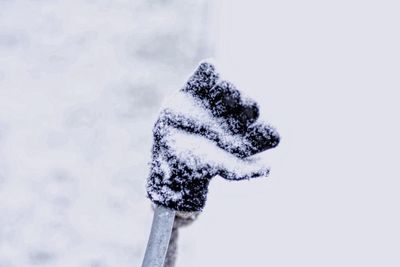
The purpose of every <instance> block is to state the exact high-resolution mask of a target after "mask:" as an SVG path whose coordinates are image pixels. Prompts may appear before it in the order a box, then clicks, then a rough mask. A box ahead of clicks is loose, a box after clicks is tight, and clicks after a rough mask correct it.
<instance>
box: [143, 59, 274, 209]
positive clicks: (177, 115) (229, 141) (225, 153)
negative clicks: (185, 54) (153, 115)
mask: <svg viewBox="0 0 400 267" xmlns="http://www.w3.org/2000/svg"><path fill="white" fill-rule="evenodd" d="M258 117H259V108H258V105H257V103H256V102H254V101H253V100H250V99H247V98H244V97H243V96H242V95H241V93H240V92H239V91H238V90H237V89H236V88H235V86H234V85H232V84H231V83H230V82H227V81H224V80H220V78H219V74H218V73H217V72H216V70H215V67H214V66H213V65H212V64H210V63H207V62H204V63H201V64H200V65H199V67H198V68H197V69H196V71H195V72H194V74H193V75H192V76H191V77H190V78H189V81H188V82H187V83H186V84H185V86H184V87H183V88H182V89H181V90H180V91H179V92H177V93H176V94H175V95H173V96H172V97H171V98H170V99H169V100H168V101H166V103H165V105H164V107H163V109H162V111H161V113H160V116H159V118H158V120H157V122H156V123H155V126H154V130H153V134H154V143H153V149H152V162H151V170H150V177H149V179H148V183H147V193H148V197H149V198H150V199H151V200H152V201H153V202H154V203H155V204H157V205H162V206H165V207H168V208H171V209H174V210H176V211H186V212H194V211H201V210H202V209H203V207H204V205H205V201H206V197H207V191H208V184H209V182H210V180H211V178H213V177H214V176H216V175H219V176H221V177H223V178H225V179H228V180H243V179H250V178H255V177H260V176H267V175H268V173H269V169H268V168H267V167H265V166H264V165H262V164H260V163H259V162H258V161H257V160H256V159H253V157H251V156H253V155H254V154H257V153H259V152H262V151H265V150H267V149H270V148H273V147H275V146H277V145H278V143H279V135H278V134H277V132H276V131H275V130H274V129H273V128H272V127H271V126H269V125H267V124H264V123H260V122H257V119H258Z"/></svg>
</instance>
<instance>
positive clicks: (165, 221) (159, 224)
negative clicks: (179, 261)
mask: <svg viewBox="0 0 400 267" xmlns="http://www.w3.org/2000/svg"><path fill="white" fill-rule="evenodd" d="M174 219H175V211H174V210H170V209H167V208H164V207H162V206H156V208H155V209H154V216H153V224H152V225H151V232H150V236H149V241H148V243H147V248H146V253H145V255H144V259H143V263H142V267H163V266H164V260H165V255H166V254H167V250H168V244H169V239H170V238H171V231H172V226H173V225H174Z"/></svg>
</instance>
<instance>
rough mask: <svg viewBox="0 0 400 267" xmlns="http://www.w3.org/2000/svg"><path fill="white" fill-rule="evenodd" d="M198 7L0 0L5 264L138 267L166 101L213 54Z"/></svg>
mask: <svg viewBox="0 0 400 267" xmlns="http://www.w3.org/2000/svg"><path fill="white" fill-rule="evenodd" d="M208 5H209V4H208V3H206V1H205V0H204V1H203V0H198V1H190V2H189V1H187V2H185V1H166V0H165V1H161V0H159V1H126V0H115V1H108V0H100V1H94V0H87V1H46V0H43V1H13V0H6V1H0V266H1V267H14V266H18V267H20V266H88V267H107V266H121V267H122V266H139V265H140V263H141V259H142V255H143V253H144V249H145V245H146V241H147V237H148V231H149V227H150V224H151V215H152V212H151V208H150V201H149V200H148V199H146V197H145V179H146V178H147V175H148V165H147V163H148V162H149V160H150V148H151V131H152V126H153V122H154V121H155V116H156V115H157V111H158V109H159V106H160V101H161V100H162V99H163V97H164V96H165V95H166V94H168V93H169V92H171V91H172V90H177V89H178V88H180V87H181V86H182V85H183V81H184V79H185V78H186V74H187V73H190V71H191V70H192V68H193V67H194V66H195V65H196V64H197V63H198V61H199V60H200V59H202V58H203V57H204V56H210V53H211V45H212V36H213V34H212V32H211V31H210V32H208V31H209V30H210V29H211V28H210V27H209V23H210V22H209V21H210V20H209V19H208V17H207V16H209V14H211V13H210V12H209V6H208Z"/></svg>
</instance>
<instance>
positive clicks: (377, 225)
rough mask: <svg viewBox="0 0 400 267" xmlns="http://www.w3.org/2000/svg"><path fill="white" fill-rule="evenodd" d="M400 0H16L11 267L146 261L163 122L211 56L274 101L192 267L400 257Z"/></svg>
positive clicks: (2, 214) (183, 260)
mask: <svg viewBox="0 0 400 267" xmlns="http://www.w3.org/2000/svg"><path fill="white" fill-rule="evenodd" d="M399 13H400V4H398V3H397V2H396V1H389V0H383V1H357V0H347V1H341V0H339V1H279V2H265V1H228V0H222V1H220V3H218V4H217V3H215V2H214V1H206V0H198V1H177V0H176V1H173V0H170V1H168V0H164V1H161V0H158V1H155V0H152V1H144V0H143V1H127V0H114V1H108V0H100V1H95V0H87V1H49V0H41V1H28V0H26V1H22V0H21V1H17V0H0V266H1V267H20V266H56V267H59V266H82V267H83V266H85V267H86V266H87V267H109V266H121V267H123V266H140V263H141V259H142V256H143V253H144V249H145V245H146V241H147V237H148V231H149V229H150V223H151V216H152V212H151V209H150V204H149V201H148V200H147V199H146V198H145V189H144V186H145V179H146V177H147V174H148V169H147V162H148V161H149V159H150V153H149V152H150V146H151V135H150V133H151V128H152V124H153V122H154V120H155V118H156V115H157V111H158V108H159V105H160V103H161V101H162V99H163V98H164V97H165V96H166V95H168V94H169V93H170V92H172V91H174V90H177V89H178V88H180V87H181V85H182V84H183V82H184V81H185V79H186V77H187V75H188V74H189V73H190V71H191V70H192V69H193V68H194V67H195V65H196V64H197V62H198V61H199V60H200V59H202V58H204V57H210V56H215V57H216V59H217V62H218V63H219V66H220V68H221V72H223V74H224V75H225V76H226V77H227V78H228V79H230V80H231V81H233V82H234V83H235V84H236V85H237V86H238V87H239V88H240V89H242V90H244V91H246V93H248V94H249V95H250V96H253V97H254V98H255V99H257V101H258V102H259V103H260V104H261V106H262V107H263V110H262V112H263V113H264V114H265V117H266V118H267V119H268V120H269V121H270V122H271V123H272V124H274V125H275V126H276V127H277V128H278V130H279V132H280V134H281V136H282V142H281V144H280V145H279V147H278V148H277V149H274V150H273V151H271V152H268V157H266V158H267V159H268V164H269V165H271V166H272V171H271V176H270V178H268V179H259V180H252V181H251V182H246V181H244V182H235V183H234V182H232V183H229V182H227V181H224V180H222V179H218V178H217V179H215V180H213V182H212V183H211V185H210V193H209V200H208V203H207V205H206V209H205V211H204V213H203V214H202V215H201V216H200V218H199V219H198V220H197V221H196V222H195V223H194V224H193V225H192V226H190V227H188V228H186V229H182V231H181V239H180V242H179V246H180V248H179V249H180V255H179V258H178V266H282V267H283V266H399V265H400V254H399V251H400V229H399V228H400V227H399V225H400V214H399V205H400V194H399V191H400V171H399V170H398V168H399V167H398V166H399V158H400V156H399V149H400V142H399V136H400V126H399V122H398V121H399V114H400V106H399V99H400V93H399V90H400V78H399V77H400V76H399V73H400V49H399V47H400V29H399V28H400V17H399V16H398V14H399Z"/></svg>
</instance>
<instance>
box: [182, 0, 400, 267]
mask: <svg viewBox="0 0 400 267" xmlns="http://www.w3.org/2000/svg"><path fill="white" fill-rule="evenodd" d="M399 11H400V4H399V3H398V2H397V1H355V0H350V1H348V0H347V1H341V0H339V1H228V0H225V1H223V4H222V7H221V12H222V13H221V16H220V33H219V41H218V46H217V58H218V59H219V62H220V63H221V64H222V65H223V66H224V71H225V73H226V74H227V75H229V76H230V79H231V80H234V81H235V82H236V84H237V85H238V87H239V88H241V89H245V90H248V92H249V93H250V94H251V95H252V96H254V97H255V98H256V99H257V100H258V101H260V103H262V107H263V113H264V114H266V117H267V118H268V119H269V121H271V122H272V123H273V124H274V125H276V126H277V128H278V130H279V132H280V134H281V136H282V140H281V144H280V145H279V147H278V148H277V149H276V150H274V151H271V152H270V153H269V156H268V160H269V163H270V165H271V166H272V171H271V175H270V178H268V179H262V180H253V181H250V182H243V183H227V182H225V181H221V180H217V179H216V180H214V181H213V182H212V184H211V190H210V194H209V201H208V203H207V207H206V210H205V212H204V214H203V215H202V217H201V218H200V219H199V220H198V222H196V224H195V225H193V226H192V227H190V228H188V229H186V230H184V234H182V236H184V237H183V239H184V243H185V245H187V246H190V248H191V250H190V251H187V253H186V251H185V252H182V257H181V261H180V266H274V267H277V266H307V267H310V266H315V267H317V266H399V265H400V253H399V251H400V229H399V228H400V227H399V225H400V214H399V205H400V194H399V190H400V172H399V170H398V168H399V149H400V142H399V136H400V126H399V115H400V105H399V98H400V93H399V89H400V76H399V73H400V49H399V47H400V16H399Z"/></svg>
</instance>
